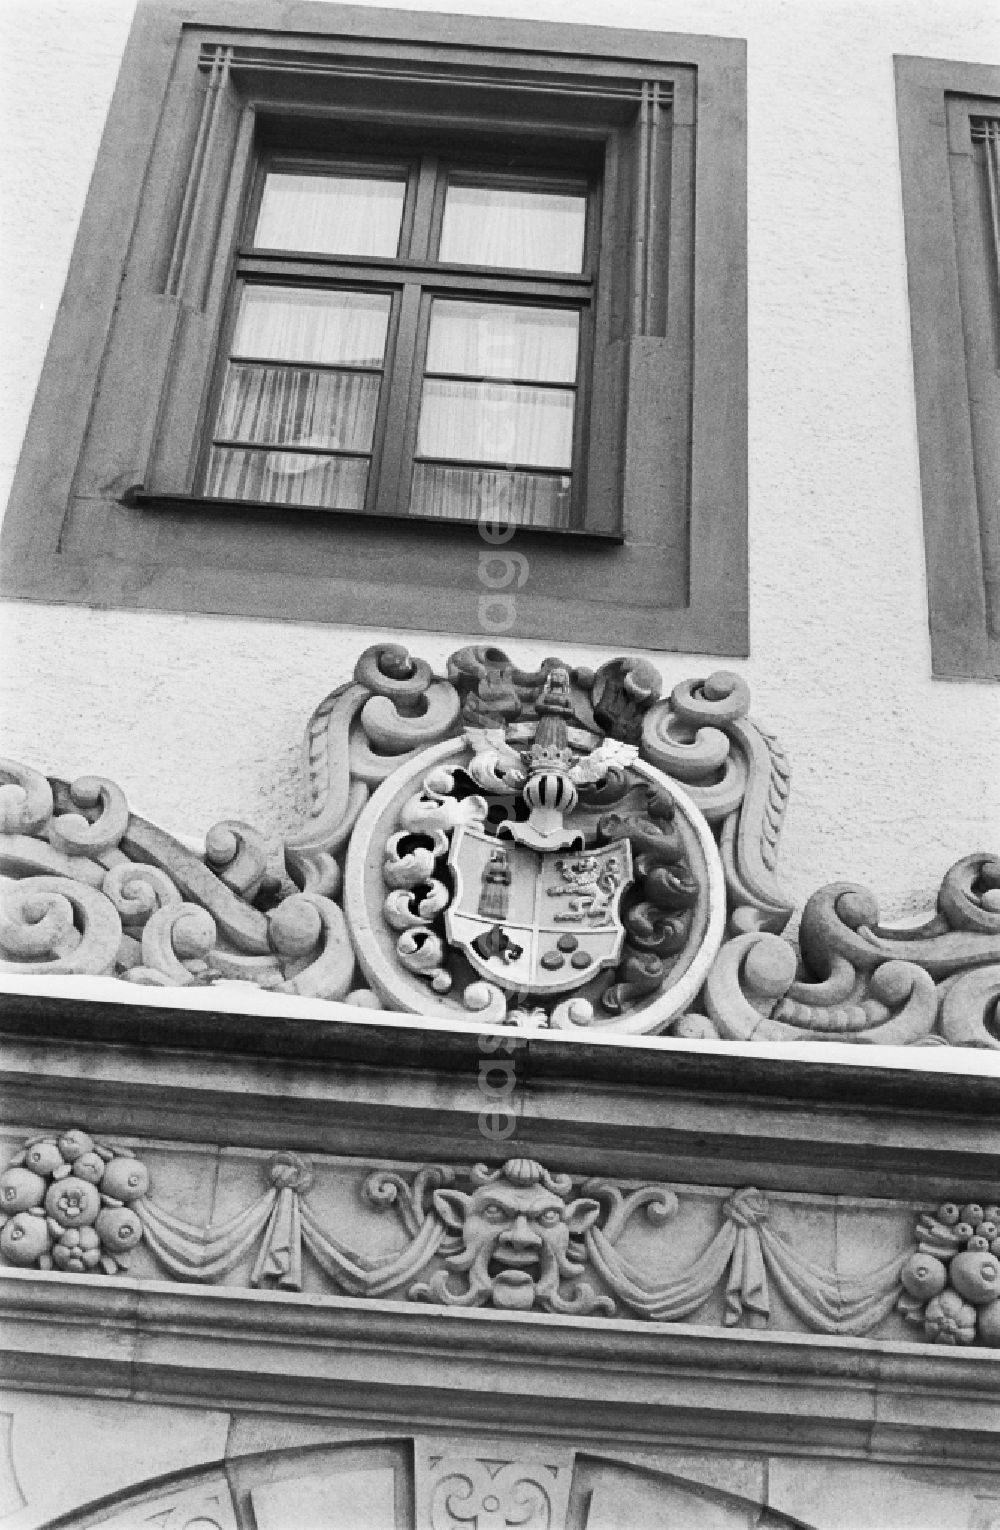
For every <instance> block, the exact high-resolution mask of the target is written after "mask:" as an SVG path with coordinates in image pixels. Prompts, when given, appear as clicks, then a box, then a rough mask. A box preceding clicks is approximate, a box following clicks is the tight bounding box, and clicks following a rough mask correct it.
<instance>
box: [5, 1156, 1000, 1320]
mask: <svg viewBox="0 0 1000 1530" xmlns="http://www.w3.org/2000/svg"><path fill="white" fill-rule="evenodd" d="M241 1161H242V1160H241ZM164 1163H165V1174H164V1179H163V1183H162V1184H160V1183H159V1182H157V1183H154V1184H152V1185H151V1183H150V1175H149V1173H148V1172H147V1170H146V1167H145V1164H144V1162H143V1161H142V1160H141V1159H140V1158H139V1157H138V1156H136V1154H135V1153H134V1152H133V1151H132V1150H130V1149H122V1148H111V1147H107V1146H106V1145H104V1144H103V1143H99V1142H95V1141H94V1139H93V1138H91V1137H90V1136H88V1135H87V1133H86V1132H83V1131H81V1130H79V1129H72V1130H70V1131H66V1132H62V1133H50V1134H48V1135H45V1136H38V1137H33V1138H31V1139H30V1140H29V1141H28V1143H26V1144H25V1146H24V1147H23V1148H22V1150H21V1151H20V1152H18V1153H16V1154H15V1155H14V1157H13V1158H12V1159H11V1161H10V1163H9V1165H8V1166H7V1168H6V1169H5V1170H4V1171H3V1173H2V1174H0V1202H2V1204H3V1206H4V1226H3V1229H2V1232H0V1263H2V1264H7V1265H14V1266H20V1267H22V1268H28V1267H35V1268H38V1269H43V1270H49V1271H55V1272H56V1273H61V1274H65V1275H74V1274H88V1273H98V1274H99V1273H102V1272H103V1273H104V1274H106V1275H110V1276H113V1275H117V1274H121V1273H124V1272H125V1271H126V1270H128V1271H129V1273H130V1274H132V1275H133V1276H134V1277H136V1278H140V1279H141V1278H154V1279H162V1278H163V1276H164V1274H166V1275H168V1276H171V1277H173V1278H174V1279H176V1280H180V1281H185V1282H194V1283H197V1284H202V1285H204V1284H217V1283H224V1284H233V1283H235V1284H237V1285H244V1286H246V1285H249V1286H251V1287H256V1288H258V1289H262V1290H269V1291H272V1292H274V1293H275V1294H277V1295H280V1294H282V1293H294V1292H299V1291H302V1290H308V1291H309V1292H310V1293H311V1294H312V1295H314V1296H315V1295H320V1296H324V1297H336V1296H349V1297H354V1298H361V1299H368V1300H377V1299H388V1300H391V1301H410V1302H415V1303H420V1304H433V1305H435V1306H438V1307H441V1308H479V1309H485V1310H493V1311H500V1312H505V1313H508V1314H514V1313H519V1312H520V1313H525V1312H535V1313H550V1314H556V1315H559V1316H575V1317H586V1318H597V1319H604V1320H613V1319H618V1318H632V1319H635V1318H639V1319H644V1320H646V1321H649V1322H654V1323H675V1322H694V1323H699V1324H703V1325H705V1324H707V1325H709V1326H712V1325H719V1324H721V1325H722V1326H724V1327H730V1328H732V1327H739V1326H742V1327H749V1328H754V1329H763V1328H769V1327H775V1328H777V1329H782V1328H785V1329H787V1328H788V1327H789V1326H792V1327H794V1328H796V1329H797V1330H798V1331H802V1330H804V1331H808V1332H814V1333H825V1334H833V1335H837V1334H840V1335H849V1336H862V1335H876V1336H884V1335H886V1334H887V1332H888V1335H889V1336H892V1335H893V1333H894V1332H895V1333H898V1336H899V1337H903V1336H905V1333H906V1327H907V1326H910V1328H911V1332H912V1329H913V1328H916V1329H917V1332H916V1333H913V1335H912V1336H913V1337H914V1338H915V1339H917V1341H918V1342H930V1343H938V1344H948V1345H955V1344H960V1345H966V1344H977V1345H980V1346H984V1345H985V1346H991V1347H1000V1257H998V1255H1000V1204H998V1203H997V1202H996V1201H990V1200H989V1199H984V1200H983V1201H982V1202H979V1203H973V1202H959V1201H955V1202H953V1203H951V1202H949V1203H944V1204H943V1205H939V1206H937V1208H936V1209H933V1208H931V1207H930V1206H927V1205H925V1206H923V1207H917V1208H916V1223H915V1225H914V1222H913V1220H912V1216H913V1209H912V1208H909V1207H906V1206H904V1205H900V1206H898V1207H894V1206H892V1205H891V1204H890V1203H886V1202H879V1203H864V1202H858V1203H856V1205H855V1206H854V1211H853V1214H854V1215H856V1216H858V1217H859V1218H860V1219H861V1225H862V1226H863V1228H864V1240H863V1255H862V1259H861V1261H860V1267H858V1260H857V1258H856V1256H850V1255H848V1258H847V1263H846V1264H843V1263H841V1262H840V1257H839V1254H838V1248H839V1247H840V1245H842V1244H844V1243H845V1240H846V1242H849V1241H850V1240H849V1237H848V1236H847V1233H846V1230H845V1229H846V1227H847V1224H846V1223H845V1222H844V1216H845V1198H844V1197H829V1196H813V1197H808V1196H803V1195H801V1194H795V1195H790V1196H783V1195H781V1194H780V1193H778V1192H769V1193H768V1195H764V1194H762V1193H761V1192H760V1191H759V1190H757V1189H755V1188H754V1187H752V1186H743V1187H741V1188H738V1189H726V1188H724V1187H696V1186H690V1185H689V1186H672V1185H665V1184H636V1183H626V1182H622V1181H618V1180H613V1179H605V1178H587V1177H580V1176H576V1175H571V1174H568V1173H556V1172H553V1171H552V1170H550V1169H549V1168H547V1167H546V1166H545V1165H544V1164H541V1163H539V1162H537V1161H536V1160H534V1159H531V1158H509V1159H507V1160H506V1161H504V1162H500V1163H498V1164H496V1165H493V1166H490V1165H487V1164H485V1163H476V1164H473V1165H471V1166H468V1167H463V1166H456V1165H450V1164H443V1163H436V1164H425V1165H424V1166H422V1167H420V1168H412V1167H409V1168H407V1167H405V1166H400V1167H395V1168H394V1167H388V1166H385V1165H383V1166H381V1167H377V1168H370V1169H367V1170H365V1169H361V1170H360V1171H359V1169H358V1167H357V1164H356V1162H354V1161H351V1160H344V1161H336V1160H334V1161H330V1160H326V1161H325V1162H324V1164H323V1180H322V1183H321V1184H320V1185H319V1186H318V1187H317V1186H316V1184H315V1182H316V1179H317V1176H318V1174H319V1166H318V1165H314V1164H312V1163H310V1162H309V1160H308V1159H306V1158H305V1157H303V1156H302V1155H301V1154H299V1153H294V1152H277V1153H273V1154H271V1155H270V1156H269V1157H265V1156H263V1155H261V1157H260V1169H261V1170H262V1178H263V1181H264V1183H263V1187H262V1188H261V1189H260V1190H259V1193H256V1194H254V1193H253V1192H251V1193H249V1194H247V1193H244V1194H243V1196H242V1198H241V1200H242V1203H241V1204H239V1205H237V1206H236V1207H235V1209H234V1210H233V1211H232V1212H231V1213H230V1214H229V1215H226V1216H222V1217H218V1218H213V1220H212V1221H210V1222H207V1223H206V1222H204V1221H201V1220H199V1219H198V1218H197V1216H196V1215H195V1214H193V1210H194V1208H193V1207H190V1206H186V1205H185V1203H184V1200H183V1198H182V1201H181V1203H180V1204H178V1203H177V1202H176V1201H173V1203H171V1199H170V1197H171V1191H172V1186H171V1182H170V1181H171V1176H172V1174H173V1173H174V1172H175V1171H174V1169H173V1166H172V1163H171V1159H170V1155H169V1154H168V1155H167V1157H166V1159H165V1160H164ZM206 1175H207V1177H208V1179H210V1181H211V1185H212V1196H211V1200H210V1204H214V1201H215V1191H216V1188H217V1177H216V1167H215V1159H214V1157H213V1156H211V1155H208V1156H207V1157H206ZM196 1183H197V1173H196V1171H194V1170H193V1168H192V1167H191V1166H190V1165H189V1166H188V1167H187V1168H186V1169H185V1172H184V1184H185V1185H186V1186H187V1187H188V1189H187V1190H186V1191H185V1192H184V1194H185V1195H188V1194H190V1189H191V1187H193V1186H194V1185H195V1184H196ZM239 1183H240V1185H241V1187H242V1186H244V1185H245V1184H246V1180H245V1178H242V1179H241V1180H240V1181H239ZM333 1186H336V1190H335V1193H333V1194H332V1195H331V1188H332V1187H333ZM314 1190H318V1193H314ZM232 1203H233V1202H232V1198H230V1201H229V1204H230V1205H232ZM332 1205H338V1206H340V1207H341V1210H340V1212H339V1213H338V1215H337V1217H336V1218H335V1219H331V1213H330V1210H329V1207H330V1206H332ZM352 1205H353V1207H354V1208H355V1210H354V1211H353V1212H350V1211H349V1210H347V1211H345V1209H344V1208H345V1207H346V1208H350V1207H351V1206H352ZM373 1212H374V1213H381V1214H382V1216H384V1217H385V1218H386V1223H387V1227H386V1234H385V1236H384V1237H382V1238H379V1237H377V1236H376V1237H375V1238H374V1239H372V1236H371V1227H372V1220H373V1219H372V1213H373ZM376 1220H380V1219H378V1218H376ZM824 1223H826V1224H828V1230H829V1238H828V1240H821V1241H820V1242H819V1243H817V1229H818V1228H820V1227H821V1226H822V1225H823V1224H824ZM824 1250H825V1251H824ZM133 1253H135V1254H136V1258H137V1259H138V1258H139V1255H140V1254H141V1255H142V1258H143V1261H144V1262H143V1264H142V1265H141V1267H140V1268H139V1270H138V1271H137V1270H136V1268H135V1266H134V1265H133V1266H130V1265H129V1256H130V1254H133ZM789 1315H791V1325H790V1321H789ZM893 1323H895V1325H896V1327H895V1330H894V1329H893V1328H892V1325H893Z"/></svg>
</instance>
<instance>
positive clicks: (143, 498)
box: [119, 489, 625, 547]
mask: <svg viewBox="0 0 1000 1530" xmlns="http://www.w3.org/2000/svg"><path fill="white" fill-rule="evenodd" d="M119 503H120V504H122V505H124V506H125V507H126V508H127V509H132V508H133V507H134V508H136V509H140V510H148V511H150V512H152V513H155V512H156V511H157V510H174V511H180V512H185V511H188V512H190V513H191V514H196V515H209V516H215V515H223V516H229V515H232V516H254V517H257V516H263V517H267V516H274V517H276V518H278V519H280V520H281V521H282V522H283V523H286V524H287V522H288V521H290V520H303V521H315V520H316V519H317V517H319V518H322V517H324V516H333V517H336V519H337V520H338V521H345V522H347V523H349V524H351V525H359V526H371V527H375V526H378V525H380V524H382V523H385V524H387V525H388V526H408V527H412V526H420V527H421V528H422V529H425V530H427V531H428V532H430V533H431V535H435V534H437V535H443V536H446V537H449V538H451V537H455V536H459V535H462V534H465V535H468V534H469V533H470V532H476V533H477V534H478V533H479V532H480V531H481V528H482V527H484V526H485V527H487V528H488V529H489V537H488V541H489V543H490V545H491V546H492V545H495V546H501V545H506V543H507V542H509V541H511V540H512V539H513V536H522V535H524V536H530V537H532V538H534V537H544V538H545V540H546V541H548V542H562V541H565V540H571V541H573V542H577V543H583V544H586V545H589V544H593V545H594V546H600V545H601V544H602V543H604V544H608V545H610V546H616V547H621V546H624V543H625V538H624V536H623V535H622V534H621V532H614V531H590V530H588V529H587V528H586V527H583V526H566V527H557V526H528V525H520V524H508V523H507V522H503V521H492V520H482V521H480V520H467V521H460V520H445V519H444V518H443V517H441V516H434V515H374V514H369V513H367V512H366V511H364V510H337V509H333V508H326V507H324V506H322V505H283V504H277V503H275V502H274V501H273V500H257V499H255V500H247V499H219V498H215V497H212V496H209V495H202V494H154V493H149V492H148V491H147V490H145V489H131V490H129V492H128V493H127V494H123V495H122V497H121V500H120V501H119ZM508 532H509V533H511V535H510V536H508V535H507V533H508Z"/></svg>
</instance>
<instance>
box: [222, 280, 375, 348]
mask: <svg viewBox="0 0 1000 1530" xmlns="http://www.w3.org/2000/svg"><path fill="white" fill-rule="evenodd" d="M390 305H391V299H390V297H389V295H388V293H382V292H341V291H337V290H336V289H334V290H322V291H320V290H312V289H308V288H300V287H265V286H250V285H248V286H246V287H244V288H243V292H242V294H241V296H240V308H239V316H238V318H237V321H236V333H235V335H234V336H233V355H234V356H250V357H254V358H261V359H265V358H266V359H273V360H275V361H306V362H321V363H322V362H325V363H327V364H329V363H333V364H336V363H337V362H340V363H341V364H343V365H346V366H381V364H382V358H383V356H384V355H385V337H386V331H387V329H388V326H389V309H390Z"/></svg>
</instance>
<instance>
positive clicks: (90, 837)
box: [0, 644, 1000, 1048]
mask: <svg viewBox="0 0 1000 1530" xmlns="http://www.w3.org/2000/svg"><path fill="white" fill-rule="evenodd" d="M749 709H750V697H749V692H748V690H747V687H746V685H745V684H744V682H743V681H742V680H741V679H740V678H739V677H738V676H736V675H734V674H730V673H728V672H724V671H722V672H718V673H716V674H713V675H710V676H708V677H707V678H706V679H702V680H694V681H687V682H684V683H683V684H681V685H678V686H676V687H675V688H674V690H673V691H672V692H671V693H670V695H669V696H664V695H662V682H661V679H660V676H659V673H658V672H657V671H656V670H655V669H654V668H653V666H652V665H650V664H649V663H647V662H646V661H644V660H634V659H627V658H621V659H615V660H613V661H611V662H609V663H607V664H604V665H602V666H601V667H600V668H598V669H597V670H596V671H592V670H588V669H585V668H581V667H578V666H572V665H569V664H567V663H564V662H563V661H561V660H560V659H558V658H552V659H547V660H545V661H544V662H543V663H542V664H541V665H540V666H539V667H538V668H537V669H536V670H522V669H520V668H519V667H518V666H517V665H515V664H514V663H513V661H512V660H511V659H510V658H509V657H508V656H507V655H506V654H505V653H504V652H503V651H502V650H500V649H498V648H492V647H487V646H472V647H467V648H463V649H460V650H459V651H457V652H456V653H454V654H452V655H451V657H450V659H449V660H448V663H447V666H446V673H445V674H444V675H438V676H436V675H435V674H434V673H433V672H432V670H431V668H430V666H429V665H428V664H427V663H425V662H424V661H423V660H422V659H419V658H413V657H411V656H410V655H409V654H408V653H407V651H406V650H405V649H403V648H401V647H399V646H397V645H394V644H378V645H375V646H373V647H371V648H369V649H367V650H366V651H365V653H363V654H362V656H361V658H360V659H359V660H358V663H357V666H356V669H355V674H354V679H353V680H352V681H351V682H350V683H349V684H347V685H344V686H341V687H340V688H339V689H338V690H336V691H334V692H333V693H332V694H331V695H330V696H328V697H327V698H326V699H325V700H324V701H323V702H322V703H321V705H320V706H319V707H318V708H317V709H316V711H315V712H314V714H313V716H312V718H311V719H310V721H309V725H308V728H307V730H306V739H305V760H304V763H305V779H306V788H307V793H308V798H309V806H308V812H307V815H306V817H305V819H304V820H303V822H302V823H301V824H300V825H298V826H297V827H296V828H294V829H293V830H292V831H291V832H290V833H289V834H288V835H287V836H286V838H285V840H284V843H283V845H282V846H281V847H270V848H269V847H268V845H267V844H266V843H265V841H264V840H263V838H262V837H261V836H260V835H259V834H258V833H257V832H256V831H255V830H254V829H253V827H252V826H251V825H249V824H246V823H243V822H241V821H239V820H236V819H233V820H226V821H224V822H222V823H220V824H216V825H214V826H213V827H212V828H210V830H209V832H208V834H207V836H206V840H205V848H204V852H203V853H201V854H197V853H195V852H194V851H192V850H190V849H189V848H188V847H187V846H186V845H184V844H181V843H180V842H179V841H177V840H176V839H174V838H173V837H171V836H170V835H168V834H166V833H164V832H163V831H162V830H161V829H159V828H157V827H156V825H155V824H153V823H150V822H148V821H147V820H145V819H142V818H140V817H139V816H138V815H136V814H134V813H132V812H131V811H130V810H129V807H128V804H127V801H126V799H125V796H124V794H123V793H122V791H121V790H120V789H119V788H118V787H117V786H115V785H114V784H113V783H112V782H110V781H108V780H105V779H104V778H103V777H96V776H93V777H92V776H88V777H82V778H79V779H77V780H76V781H73V782H66V781H61V780H58V779H47V778H46V777H44V776H42V775H40V774H39V773H37V772H35V771H33V770H31V769H28V768H26V767H23V766H20V765H16V764H14V763H12V762H0V879H2V880H0V968H2V969H6V970H9V971H14V972H22V973H29V974H31V973H42V974H46V975H59V974H79V973H83V974H93V975H111V976H116V977H119V978H121V979H122V980H124V981H126V982H129V983H133V984H147V985H155V986H168V985H179V986H192V985H206V984H212V985H214V984H219V983H227V982H228V983H232V982H237V983H243V984H252V985H255V986H257V987H259V988H263V989H267V990H271V991H274V992H277V993H284V994H287V995H289V996H298V997H306V998H314V999H321V1000H327V1001H334V1002H337V1001H341V1002H344V1003H346V1004H347V1005H349V1006H355V1007H362V1008H365V1009H369V1010H390V1011H397V1012H402V1013H405V1014H408V1015H411V1016H413V1017H415V1018H416V1019H418V1020H421V1019H422V1020H424V1021H434V1020H448V1021H460V1022H462V1023H465V1024H469V1025H473V1026H481V1025H495V1024H511V1025H516V1026H520V1027H528V1028H531V1027H537V1026H546V1027H550V1028H552V1029H555V1030H562V1031H572V1030H587V1029H593V1028H597V1029H600V1030H602V1031H606V1032H611V1033H622V1034H636V1035H637V1034H673V1035H676V1036H680V1037H687V1038H697V1039H716V1038H721V1039H723V1040H728V1041H733V1040H735V1041H770V1042H774V1041H808V1040H830V1039H834V1040H837V1041H848V1042H858V1043H873V1042H878V1043H881V1044H890V1045H912V1044H926V1043H935V1044H950V1045H954V1046H978V1047H990V1048H997V1047H1000V1028H998V1025H997V1019H996V1011H997V1001H998V999H1000V857H997V856H994V855H989V854H986V853H979V854H975V855H970V856H967V857H965V858H964V859H963V860H962V861H960V862H959V863H958V864H957V865H955V866H953V867H952V868H951V869H950V870H949V871H948V872H947V874H946V875H945V877H944V879H943V882H942V885H941V889H940V892H939V894H938V900H937V908H936V910H935V911H934V913H933V914H932V915H931V916H929V917H928V919H927V920H926V922H925V923H924V924H923V925H921V926H920V927H918V928H909V929H906V930H898V929H895V928H893V927H892V926H888V925H884V924H882V923H881V922H880V918H879V911H878V906H877V904H876V902H875V900H874V898H873V897H872V895H871V894H870V893H869V892H868V891H867V889H865V888H863V887H860V886H855V885H853V884H851V883H835V884H832V885H830V886H827V887H823V888H821V889H820V890H819V891H818V892H816V893H815V894H813V896H812V897H811V898H810V899H809V900H808V901H807V903H806V905H805V908H804V909H803V911H802V916H801V920H800V926H799V936H798V942H797V944H793V943H792V942H791V941H789V940H788V939H786V938H785V937H784V935H783V934H782V931H783V930H784V928H785V925H786V924H787V922H788V920H789V918H790V916H791V913H792V905H791V903H790V901H789V899H788V898H787V896H786V895H785V893H784V892H783V890H782V887H781V883H780V881H779V879H778V876H777V852H778V841H779V836H780V831H781V824H782V819H783V816H784V811H785V805H786V802H787V797H788V786H789V767H788V763H787V761H786V759H785V756H784V754H783V753H782V751H781V748H780V746H779V745H778V743H777V741H776V740H775V738H774V737H773V735H772V734H771V733H770V731H769V730H768V729H767V728H766V727H764V726H763V725H761V724H760V723H758V722H755V721H752V720H751V718H750V716H749ZM279 851H280V857H281V860H280V862H279V859H278V853H279Z"/></svg>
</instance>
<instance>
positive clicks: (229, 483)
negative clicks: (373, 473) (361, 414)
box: [205, 446, 368, 510]
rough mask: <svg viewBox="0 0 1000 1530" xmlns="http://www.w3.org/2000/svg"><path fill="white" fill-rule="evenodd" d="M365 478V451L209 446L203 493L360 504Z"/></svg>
mask: <svg viewBox="0 0 1000 1530" xmlns="http://www.w3.org/2000/svg"><path fill="white" fill-rule="evenodd" d="M367 484H368V458H367V457H323V456H320V455H318V454H313V453H306V452H262V451H241V450H239V449H238V448H234V447H228V446H214V447H213V448H212V454H211V457H210V458H209V463H208V474H207V478H206V482H205V493H206V494H208V495H212V496H213V497H215V498H219V499H244V500H266V501H269V502H270V501H273V502H275V503H277V504H283V505H321V506H323V507H324V508H326V509H329V510H361V509H363V508H364V503H365V489H366V487H367Z"/></svg>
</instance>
